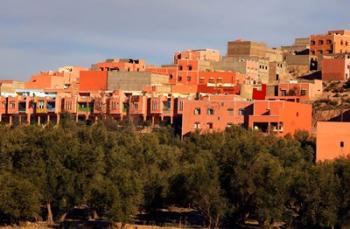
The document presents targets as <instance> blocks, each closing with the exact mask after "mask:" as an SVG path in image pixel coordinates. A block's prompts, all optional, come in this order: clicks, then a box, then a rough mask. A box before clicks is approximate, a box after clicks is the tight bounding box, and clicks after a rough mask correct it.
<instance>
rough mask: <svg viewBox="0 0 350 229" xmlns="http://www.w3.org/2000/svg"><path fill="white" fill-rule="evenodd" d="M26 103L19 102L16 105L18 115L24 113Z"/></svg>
mask: <svg viewBox="0 0 350 229" xmlns="http://www.w3.org/2000/svg"><path fill="white" fill-rule="evenodd" d="M26 110H27V109H26V102H19V103H18V112H19V113H26Z"/></svg>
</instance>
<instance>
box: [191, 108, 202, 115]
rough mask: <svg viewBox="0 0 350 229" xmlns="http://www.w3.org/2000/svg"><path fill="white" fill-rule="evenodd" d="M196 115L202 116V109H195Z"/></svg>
mask: <svg viewBox="0 0 350 229" xmlns="http://www.w3.org/2000/svg"><path fill="white" fill-rule="evenodd" d="M193 113H194V114H195V115H200V114H201V109H200V108H199V107H197V108H194V112H193Z"/></svg>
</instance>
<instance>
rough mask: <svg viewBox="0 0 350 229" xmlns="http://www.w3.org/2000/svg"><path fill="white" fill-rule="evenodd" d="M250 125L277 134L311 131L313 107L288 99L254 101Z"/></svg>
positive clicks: (255, 128) (264, 131)
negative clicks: (288, 100)
mask: <svg viewBox="0 0 350 229" xmlns="http://www.w3.org/2000/svg"><path fill="white" fill-rule="evenodd" d="M248 119H249V123H248V127H249V128H252V129H254V130H260V131H262V132H263V133H275V134H276V135H277V136H284V135H286V134H294V133H295V132H296V131H297V130H304V131H308V132H311V121H312V107H311V105H309V104H302V103H294V102H287V101H264V100H261V101H254V105H253V113H252V114H251V115H249V118H248Z"/></svg>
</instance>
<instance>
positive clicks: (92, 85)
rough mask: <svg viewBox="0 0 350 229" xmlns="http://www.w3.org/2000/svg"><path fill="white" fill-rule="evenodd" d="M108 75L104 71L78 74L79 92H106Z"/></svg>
mask: <svg viewBox="0 0 350 229" xmlns="http://www.w3.org/2000/svg"><path fill="white" fill-rule="evenodd" d="M107 79H108V73H107V72H106V71H82V72H81V73H80V84H79V90H80V91H102V90H103V91H105V90H107Z"/></svg>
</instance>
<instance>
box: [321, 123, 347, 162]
mask: <svg viewBox="0 0 350 229" xmlns="http://www.w3.org/2000/svg"><path fill="white" fill-rule="evenodd" d="M349 155H350V123H346V122H318V123H317V138H316V161H317V162H320V161H325V160H334V159H336V158H339V157H348V156H349Z"/></svg>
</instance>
